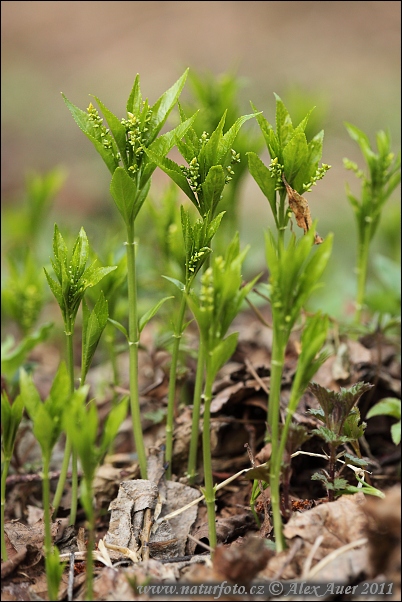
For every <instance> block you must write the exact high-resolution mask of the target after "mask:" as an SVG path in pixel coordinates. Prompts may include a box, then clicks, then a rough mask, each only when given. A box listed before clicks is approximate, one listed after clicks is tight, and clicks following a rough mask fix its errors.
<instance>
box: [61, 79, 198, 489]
mask: <svg viewBox="0 0 402 602" xmlns="http://www.w3.org/2000/svg"><path fill="white" fill-rule="evenodd" d="M186 77H187V71H186V72H185V73H184V74H183V75H182V76H181V77H180V78H179V80H178V81H177V82H176V83H175V84H174V85H173V86H172V87H171V88H170V89H169V90H167V91H166V92H165V93H164V94H162V96H161V97H160V98H159V99H158V100H157V101H156V103H155V104H154V105H152V106H150V105H149V103H148V100H144V101H143V99H142V94H141V90H140V78H139V75H137V77H136V78H135V82H134V85H133V88H132V90H131V93H130V96H129V98H128V101H127V117H126V118H123V119H121V120H120V119H118V118H117V117H116V116H115V115H114V114H113V113H112V112H111V111H110V110H109V109H108V108H107V107H105V105H104V104H103V103H102V102H101V101H100V100H99V99H98V98H97V97H95V100H96V102H97V103H98V105H99V107H100V109H101V111H102V113H103V115H104V117H105V119H106V121H107V124H108V126H109V129H107V128H106V127H105V126H104V125H103V119H102V118H101V117H100V115H99V113H98V111H97V110H96V109H95V108H94V106H93V105H92V103H91V104H90V105H89V107H88V110H87V112H85V111H82V110H81V109H79V108H78V107H76V106H75V105H73V104H72V103H71V102H70V101H69V100H68V99H67V98H66V97H65V96H63V98H64V100H65V102H66V104H67V106H68V108H69V109H70V111H71V113H72V115H73V117H74V120H75V121H76V123H77V125H78V126H79V127H80V129H81V130H82V131H83V132H84V134H85V135H86V136H87V137H88V138H89V140H90V141H91V142H92V144H93V145H94V147H95V149H96V150H97V152H98V153H99V154H100V155H101V157H102V159H103V161H104V162H105V164H106V166H107V167H108V169H109V171H110V173H111V174H112V180H111V185H110V192H111V195H112V197H113V200H114V202H115V204H116V207H117V209H118V211H119V213H120V215H121V217H122V218H123V221H124V223H125V226H126V231H127V240H126V242H125V245H126V252H127V283H128V307H129V327H128V345H129V354H130V401H131V415H132V420H133V432H134V440H135V446H136V450H137V454H138V460H139V464H140V469H141V475H142V477H143V478H146V475H147V462H146V452H145V447H144V442H143V435H142V429H141V415H140V404H139V391H138V346H139V338H140V328H139V319H138V310H137V274H136V257H135V256H136V252H135V246H136V244H137V243H136V240H135V219H136V217H137V215H138V212H139V211H140V209H141V207H142V205H143V203H144V201H145V199H146V197H147V195H148V192H149V188H150V183H151V176H152V173H153V172H154V170H155V169H156V163H154V162H153V160H152V159H151V158H150V154H149V153H155V154H156V155H157V156H164V155H166V154H167V153H168V152H169V151H170V149H171V148H172V147H173V146H174V144H175V143H176V140H177V139H180V138H181V137H182V136H183V135H184V134H185V133H186V131H187V129H188V128H189V127H190V125H191V123H192V120H193V118H191V119H189V120H186V121H185V122H184V123H181V124H180V125H179V126H178V127H176V128H175V129H173V130H172V131H170V132H167V133H166V134H163V135H161V136H159V137H157V136H158V134H159V133H160V131H161V129H162V127H163V126H164V124H165V123H166V120H167V118H168V116H169V114H170V112H171V111H172V109H173V107H174V105H175V104H176V102H177V99H178V98H179V96H180V93H181V91H182V88H183V86H184V83H185V80H186ZM120 164H122V166H120ZM151 313H152V312H151Z"/></svg>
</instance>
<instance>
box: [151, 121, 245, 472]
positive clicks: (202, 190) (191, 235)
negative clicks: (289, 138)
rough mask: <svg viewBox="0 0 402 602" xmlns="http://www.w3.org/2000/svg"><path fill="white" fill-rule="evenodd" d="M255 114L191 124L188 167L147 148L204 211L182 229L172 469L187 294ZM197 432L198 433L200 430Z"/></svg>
mask: <svg viewBox="0 0 402 602" xmlns="http://www.w3.org/2000/svg"><path fill="white" fill-rule="evenodd" d="M252 117H254V115H244V116H242V117H239V118H238V119H237V120H236V121H235V123H234V124H233V125H232V127H231V128H230V129H229V130H228V131H227V132H226V133H225V134H224V133H223V128H224V125H225V119H226V112H225V113H224V114H223V116H222V118H221V119H220V121H219V124H218V126H217V127H216V129H215V130H214V131H213V132H212V134H209V133H207V132H203V134H202V135H201V137H199V136H198V135H197V133H196V132H195V130H194V128H193V127H189V128H188V131H187V133H186V135H185V136H184V139H183V140H180V139H177V141H176V145H177V148H178V149H179V151H180V153H181V155H182V156H183V158H184V159H185V160H186V162H187V165H188V167H186V166H184V165H178V164H177V163H175V162H174V161H172V160H171V159H168V158H166V157H164V156H163V155H161V154H159V155H157V154H156V153H155V152H154V151H153V150H147V154H148V156H149V157H150V159H151V160H152V161H154V162H155V163H156V164H157V165H158V166H159V167H160V168H161V169H162V170H163V171H164V172H165V173H166V174H167V175H168V176H169V177H170V178H171V179H172V180H173V181H174V182H176V184H177V185H178V186H179V188H181V190H182V191H183V192H184V193H185V194H186V196H187V197H188V198H189V199H190V201H191V202H192V203H193V205H194V206H195V207H196V209H197V211H198V212H199V214H200V216H201V220H198V221H197V222H196V223H195V224H194V226H191V223H190V217H189V214H188V212H186V211H184V210H183V209H182V231H183V237H184V246H185V255H186V259H185V261H186V282H185V283H184V284H183V283H177V282H176V285H177V286H178V287H179V289H180V290H181V291H182V293H183V297H182V301H181V307H180V311H179V316H178V320H177V323H176V326H175V333H174V337H175V340H174V343H173V352H172V363H171V370H170V381H169V397H168V417H167V427H166V459H167V461H168V462H169V466H170V468H169V474H171V459H172V449H173V419H174V402H175V390H176V373H177V358H178V353H179V346H180V338H181V336H182V334H183V331H184V328H183V323H184V315H185V309H186V297H187V295H188V292H189V290H190V288H191V285H192V282H193V280H194V277H195V275H196V273H197V272H198V271H199V269H200V268H201V267H202V265H206V264H205V260H206V259H207V257H208V254H209V253H210V251H211V249H210V244H211V241H212V238H213V236H214V235H215V233H216V231H217V229H218V227H219V225H220V221H221V219H222V216H223V213H220V214H218V215H217V210H218V205H219V203H220V201H221V199H222V194H223V190H224V188H225V186H226V185H227V184H228V183H229V182H230V180H231V179H232V178H231V174H232V173H233V169H232V166H233V165H234V164H236V163H238V162H239V161H240V156H239V154H238V153H236V151H235V150H234V149H233V148H232V146H233V143H234V141H235V139H236V136H237V134H238V133H239V131H240V128H241V126H242V125H243V123H245V122H246V121H247V120H248V119H251V118H252ZM181 118H182V121H183V122H184V123H186V116H185V115H184V112H183V111H181ZM201 347H202V346H200V352H199V356H198V366H197V374H196V383H195V392H194V411H193V429H192V432H193V433H194V432H196V433H197V438H196V439H194V440H192V442H191V447H190V457H189V471H188V473H189V477H190V481H191V480H193V478H194V476H195V472H196V466H195V464H196V455H197V441H198V422H199V411H200V410H199V408H200V404H201V391H202V386H203V370H204V361H205V358H204V357H203V355H202V353H203V349H202V348H201ZM194 437H195V435H194Z"/></svg>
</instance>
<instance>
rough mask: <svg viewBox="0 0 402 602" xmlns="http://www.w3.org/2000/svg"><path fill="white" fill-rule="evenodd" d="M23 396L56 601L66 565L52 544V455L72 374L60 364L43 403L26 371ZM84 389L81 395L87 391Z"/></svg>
mask: <svg viewBox="0 0 402 602" xmlns="http://www.w3.org/2000/svg"><path fill="white" fill-rule="evenodd" d="M20 389H21V398H22V400H23V403H24V405H25V407H26V409H27V411H28V414H29V415H30V417H31V419H32V421H33V433H34V435H35V438H36V440H37V441H38V443H39V445H40V448H41V451H42V461H43V480H42V502H43V521H44V526H45V539H44V548H45V562H46V575H47V586H48V595H49V600H57V595H58V589H59V585H60V579H61V575H62V572H63V568H64V567H63V566H60V563H57V561H58V559H59V555H58V551H57V549H56V548H54V547H53V545H52V536H51V511H50V482H49V465H50V460H51V455H52V451H53V448H54V446H55V444H56V443H57V440H58V439H59V436H60V434H61V431H62V419H63V413H64V412H65V410H66V408H67V407H68V405H69V402H70V399H71V389H70V375H69V372H68V369H67V367H66V364H65V363H64V362H63V363H61V364H60V366H59V369H58V371H57V374H56V376H55V379H54V381H53V384H52V387H51V390H50V394H49V397H48V398H47V399H46V400H45V402H44V403H42V401H41V398H40V396H39V393H38V391H37V389H36V387H35V385H34V383H33V381H32V378H31V377H30V376H28V375H27V373H26V372H25V371H24V370H21V377H20ZM87 391H88V390H87V389H85V390H84V391H83V392H82V394H85V395H86V394H87Z"/></svg>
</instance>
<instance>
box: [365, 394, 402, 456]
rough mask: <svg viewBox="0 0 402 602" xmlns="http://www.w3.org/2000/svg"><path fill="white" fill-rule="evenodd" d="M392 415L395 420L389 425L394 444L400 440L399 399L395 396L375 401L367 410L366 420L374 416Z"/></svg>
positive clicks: (397, 443)
mask: <svg viewBox="0 0 402 602" xmlns="http://www.w3.org/2000/svg"><path fill="white" fill-rule="evenodd" d="M382 415H384V416H392V417H393V418H396V419H397V422H395V424H393V425H392V426H391V437H392V441H393V442H394V443H395V445H399V443H400V442H401V400H400V399H396V398H395V397H386V398H385V399H381V401H379V402H378V403H376V404H375V405H374V406H373V407H372V408H371V409H370V410H369V411H368V412H367V416H366V418H367V420H369V419H370V418H373V417H374V416H382Z"/></svg>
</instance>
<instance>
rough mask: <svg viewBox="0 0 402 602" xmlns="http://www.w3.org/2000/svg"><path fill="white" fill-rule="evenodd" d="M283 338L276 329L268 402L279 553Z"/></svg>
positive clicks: (280, 528)
mask: <svg viewBox="0 0 402 602" xmlns="http://www.w3.org/2000/svg"><path fill="white" fill-rule="evenodd" d="M280 338H283V335H282V336H281V335H280V334H279V333H278V332H277V331H276V329H274V334H273V341H272V360H271V381H270V392H269V400H268V426H269V429H270V435H271V445H272V452H271V461H270V477H269V484H270V488H271V507H272V518H273V526H274V534H275V542H276V551H277V553H279V552H282V551H283V550H284V547H285V545H284V539H283V533H282V518H281V509H280V476H281V470H280V468H281V460H282V457H281V456H280V445H279V417H280V394H281V384H282V373H283V367H284V362H285V348H286V345H284V344H283V341H279V340H278V339H280Z"/></svg>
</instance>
